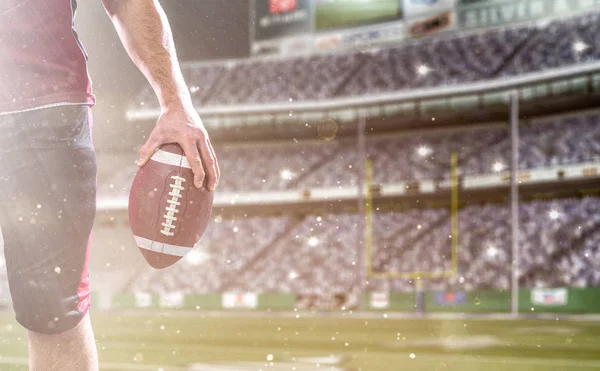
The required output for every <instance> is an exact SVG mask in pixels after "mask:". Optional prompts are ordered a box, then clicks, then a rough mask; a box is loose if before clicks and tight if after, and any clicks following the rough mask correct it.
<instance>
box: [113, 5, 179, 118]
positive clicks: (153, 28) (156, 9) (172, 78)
mask: <svg viewBox="0 0 600 371" xmlns="http://www.w3.org/2000/svg"><path fill="white" fill-rule="evenodd" d="M102 1H103V3H104V6H105V8H106V10H107V12H108V14H109V16H110V18H111V20H112V21H113V23H114V25H115V28H116V30H117V32H118V34H119V37H120V38H121V41H122V43H123V46H124V47H125V49H126V50H127V53H128V54H129V56H130V57H131V59H132V60H133V62H134V63H135V64H136V66H137V67H138V68H139V69H140V71H142V73H143V74H144V76H146V78H147V79H148V81H149V82H150V84H151V85H152V88H153V89H154V91H155V92H156V95H157V97H158V100H159V103H160V106H161V107H162V108H163V109H166V108H168V107H169V106H172V105H191V99H190V95H189V92H188V90H187V87H186V85H185V82H184V80H183V76H182V74H181V70H180V69H179V63H178V62H177V55H176V53H175V46H174V43H173V36H172V34H171V28H170V27H169V22H168V20H167V17H166V15H165V13H164V11H163V9H162V7H161V6H160V4H159V3H158V1H157V0H102Z"/></svg>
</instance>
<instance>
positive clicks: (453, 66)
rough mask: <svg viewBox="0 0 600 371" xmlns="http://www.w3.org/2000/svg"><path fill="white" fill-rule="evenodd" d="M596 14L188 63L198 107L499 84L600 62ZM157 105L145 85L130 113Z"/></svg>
mask: <svg viewBox="0 0 600 371" xmlns="http://www.w3.org/2000/svg"><path fill="white" fill-rule="evenodd" d="M599 35H600V13H589V14H585V15H581V16H577V17H574V18H570V19H566V20H557V21H553V22H551V23H549V24H546V25H538V26H535V25H529V26H520V27H516V28H510V27H508V28H502V29H495V30H494V29H493V30H481V31H476V32H469V33H467V34H462V33H457V34H440V36H437V37H435V38H431V39H427V40H418V41H407V42H404V43H401V44H399V45H397V46H393V47H386V48H380V49H373V50H369V51H361V52H353V53H346V54H327V55H312V56H305V57H295V58H285V59H264V60H248V61H233V62H228V63H227V64H208V65H196V66H188V67H186V68H185V71H184V74H185V77H186V81H187V82H188V85H189V87H190V91H191V93H192V97H193V99H194V102H195V104H196V105H197V106H218V105H235V104H260V103H273V102H289V101H290V100H292V101H302V100H310V101H314V100H321V99H331V98H334V97H342V96H359V95H366V94H372V93H380V92H390V91H401V90H407V89H414V88H422V87H432V86H440V85H450V84H460V83H468V82H474V81H481V80H489V79H498V78H503V77H507V76H515V75H519V74H525V73H529V72H536V71H542V70H546V69H549V68H557V67H563V66H568V65H573V64H576V63H585V62H588V61H595V60H599V59H600V36H599ZM148 106H152V107H156V106H157V103H156V98H154V96H153V93H152V91H151V89H150V87H146V88H145V89H144V90H143V92H141V93H140V96H139V98H138V100H137V102H136V103H134V107H132V108H134V109H136V108H147V107H148Z"/></svg>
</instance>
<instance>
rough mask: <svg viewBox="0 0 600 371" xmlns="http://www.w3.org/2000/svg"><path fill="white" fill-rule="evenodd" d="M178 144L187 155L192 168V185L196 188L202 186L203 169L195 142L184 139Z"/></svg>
mask: <svg viewBox="0 0 600 371" xmlns="http://www.w3.org/2000/svg"><path fill="white" fill-rule="evenodd" d="M179 145H180V146H181V148H183V152H185V157H187V159H188V162H189V163H190V166H191V168H192V172H193V173H194V185H195V186H196V188H202V184H203V183H204V169H203V168H202V159H201V158H200V153H199V152H198V147H197V146H196V142H195V141H185V142H183V143H179Z"/></svg>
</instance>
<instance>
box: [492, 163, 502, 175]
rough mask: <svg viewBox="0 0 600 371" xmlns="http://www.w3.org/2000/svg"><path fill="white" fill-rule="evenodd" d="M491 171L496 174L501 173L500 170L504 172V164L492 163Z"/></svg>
mask: <svg viewBox="0 0 600 371" xmlns="http://www.w3.org/2000/svg"><path fill="white" fill-rule="evenodd" d="M492 170H494V171H495V172H496V173H499V172H501V171H502V170H504V164H503V163H502V162H500V161H497V162H496V163H494V165H493V166H492Z"/></svg>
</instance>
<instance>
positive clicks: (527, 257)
mask: <svg viewBox="0 0 600 371" xmlns="http://www.w3.org/2000/svg"><path fill="white" fill-rule="evenodd" d="M598 210H600V198H598V197H585V198H581V199H579V198H572V199H561V200H553V201H534V202H526V203H522V204H521V206H520V214H521V219H520V223H521V233H520V240H519V242H520V259H519V272H520V282H521V284H522V285H524V287H563V286H568V287H582V286H597V285H600V269H598V268H599V266H598V262H599V261H600V213H598ZM509 222H510V215H509V208H508V207H507V206H506V205H499V204H485V205H469V206H466V207H464V208H462V209H461V210H460V212H459V226H460V229H459V231H460V233H459V239H458V276H457V277H456V278H454V279H453V280H437V281H431V282H429V283H428V284H429V286H428V288H429V289H438V290H443V289H447V288H461V289H465V290H472V289H508V288H509V283H510V267H511V263H510V262H511V242H510V241H511V240H510V225H509ZM358 223H359V217H358V216H357V215H356V214H326V215H309V216H306V217H304V218H301V219H298V220H293V219H291V217H287V216H284V217H250V218H240V219H230V220H225V219H222V218H221V217H220V216H216V218H215V221H214V223H212V225H211V227H210V228H209V229H208V231H207V234H206V235H205V237H204V238H203V240H202V241H201V243H200V244H199V246H197V247H196V249H195V251H194V252H193V253H190V255H188V257H187V258H186V259H184V260H183V261H181V262H180V263H178V264H177V265H176V266H174V267H173V268H171V269H168V270H162V271H157V270H152V269H148V270H146V271H145V272H144V273H143V274H141V275H140V276H139V277H138V279H137V280H136V281H135V282H134V283H133V285H132V286H131V287H130V290H132V291H148V292H156V293H169V292H173V291H182V292H185V293H211V292H219V291H227V290H247V291H251V292H291V293H299V294H318V295H323V294H329V295H333V294H337V293H347V292H350V291H352V290H353V289H354V288H355V287H356V284H357V277H356V272H357V270H358V268H357V262H358V260H357V244H356V240H357V237H358V233H362V232H361V230H359V227H358ZM450 223H451V221H450V213H449V211H448V210H447V209H407V210H401V211H386V212H383V211H380V212H375V213H374V216H373V228H374V229H373V254H372V257H371V261H372V264H373V270H374V271H375V272H414V271H426V272H436V271H448V270H450V267H451V261H452V251H451V239H450V238H449V237H450ZM368 281H369V283H368V288H369V289H373V290H375V289H388V290H396V291H409V290H412V289H413V288H414V286H413V283H412V282H410V281H409V280H400V279H397V280H391V281H388V280H378V279H369V280H368Z"/></svg>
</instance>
